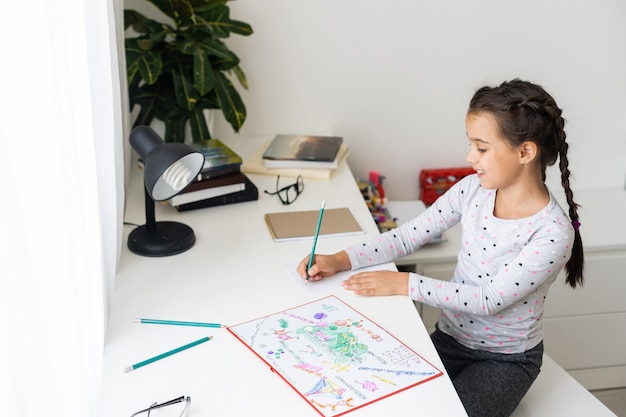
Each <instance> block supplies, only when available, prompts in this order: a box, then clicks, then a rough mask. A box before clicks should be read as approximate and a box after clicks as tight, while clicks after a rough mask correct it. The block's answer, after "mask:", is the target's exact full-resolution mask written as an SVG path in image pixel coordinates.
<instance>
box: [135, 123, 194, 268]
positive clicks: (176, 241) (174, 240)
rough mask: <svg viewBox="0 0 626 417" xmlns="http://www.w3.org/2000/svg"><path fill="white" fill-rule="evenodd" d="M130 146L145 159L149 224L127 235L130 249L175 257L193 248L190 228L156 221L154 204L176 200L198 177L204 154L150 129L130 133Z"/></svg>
mask: <svg viewBox="0 0 626 417" xmlns="http://www.w3.org/2000/svg"><path fill="white" fill-rule="evenodd" d="M130 144H131V146H132V147H133V149H135V151H137V153H138V154H139V156H140V157H141V158H142V159H143V165H144V172H143V182H144V186H145V194H146V196H145V197H146V198H145V199H146V224H144V225H143V226H139V227H137V228H136V229H134V230H133V231H132V232H131V233H130V235H129V236H128V249H130V250H131V251H132V252H134V253H136V254H138V255H143V256H169V255H176V254H178V253H181V252H184V251H186V250H187V249H189V248H191V247H192V246H193V245H194V243H196V236H195V235H194V233H193V230H192V229H191V227H189V226H187V225H186V224H182V223H178V222H167V221H164V222H156V221H155V215H154V204H155V203H154V202H155V201H164V200H167V199H170V198H172V197H174V196H175V195H176V194H178V193H180V192H181V191H182V190H183V189H184V188H185V187H186V186H188V185H189V184H190V183H191V182H192V181H193V180H194V179H195V178H196V176H197V175H198V173H199V172H200V170H201V169H202V165H203V164H204V155H203V154H202V153H201V152H199V151H197V150H195V149H194V148H193V147H191V146H189V145H185V144H183V143H165V142H163V139H161V138H160V137H159V135H157V133H156V132H155V131H154V130H152V129H151V128H150V127H148V126H137V127H136V128H134V129H133V130H132V132H130Z"/></svg>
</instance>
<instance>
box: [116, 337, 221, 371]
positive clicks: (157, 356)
mask: <svg viewBox="0 0 626 417" xmlns="http://www.w3.org/2000/svg"><path fill="white" fill-rule="evenodd" d="M212 338H213V337H212V336H207V337H203V338H202V339H198V340H196V341H195V342H191V343H188V344H186V345H184V346H181V347H177V348H176V349H172V350H170V351H168V352H165V353H161V354H160V355H156V356H154V357H152V358H150V359H146V360H145V361H141V362H138V363H136V364H134V365H130V366H127V367H126V369H124V372H130V371H132V370H135V369H137V368H141V367H142V366H146V365H148V364H151V363H152V362H156V361H158V360H160V359H163V358H167V357H168V356H170V355H173V354H175V353H178V352H182V351H183V350H185V349H189V348H191V347H194V346H196V345H199V344H200V343H204V342H208V341H209V340H211V339H212Z"/></svg>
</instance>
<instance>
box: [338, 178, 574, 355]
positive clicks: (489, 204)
mask: <svg viewBox="0 0 626 417" xmlns="http://www.w3.org/2000/svg"><path fill="white" fill-rule="evenodd" d="M495 195H496V192H495V190H486V189H483V188H482V187H481V186H480V180H479V179H478V177H477V176H476V175H470V176H467V177H465V178H463V179H462V180H461V181H459V182H458V183H456V184H455V185H454V186H453V187H452V188H450V190H448V192H446V193H445V194H444V195H442V196H441V197H440V198H439V199H438V200H437V201H436V202H435V203H434V204H433V205H432V206H431V207H429V208H428V209H427V210H426V211H425V212H423V213H422V214H421V215H419V216H418V217H416V218H415V219H413V220H411V221H409V222H407V223H406V224H403V225H401V226H399V227H398V228H397V229H394V230H391V231H389V232H386V233H383V234H381V235H380V236H379V237H376V238H374V239H372V240H370V241H368V242H365V243H363V244H362V245H358V246H354V247H351V248H348V249H347V250H346V251H347V253H348V256H349V257H350V261H351V263H352V270H355V269H358V268H362V267H364V266H370V265H376V264H379V263H383V262H389V261H391V260H394V259H397V258H400V257H402V256H404V255H406V254H408V253H411V252H413V251H415V250H417V249H418V248H419V247H421V246H422V245H423V244H425V243H426V242H427V241H428V240H430V239H431V238H432V237H434V236H437V235H439V234H440V233H442V232H443V231H445V230H446V229H448V228H449V227H451V226H453V225H455V224H457V223H458V222H461V227H462V243H461V249H460V251H459V255H458V260H457V265H456V269H455V272H454V276H453V278H452V279H451V281H450V282H447V281H442V280H437V279H432V278H428V277H424V276H421V275H418V274H413V273H411V274H410V275H409V276H410V278H409V295H410V296H411V298H412V299H413V300H416V301H419V302H422V303H426V304H429V305H431V306H434V307H439V308H441V309H442V311H443V313H442V315H441V317H440V319H439V323H438V327H439V329H440V330H441V331H443V332H444V333H447V334H449V335H450V336H452V337H454V338H456V339H457V340H458V341H459V342H460V343H461V344H463V345H465V346H467V347H469V348H472V349H482V350H488V351H491V352H497V353H520V352H524V351H526V350H528V349H531V348H533V347H535V346H536V345H537V344H538V343H539V342H540V341H541V340H542V338H543V328H542V325H541V317H542V315H543V309H544V303H545V299H546V296H547V293H548V287H549V286H550V285H551V284H552V283H553V282H554V281H555V279H556V276H557V274H558V273H559V271H560V270H561V269H562V268H563V266H564V265H565V263H566V262H567V261H568V259H569V257H570V256H571V247H572V243H573V241H574V229H573V227H572V225H571V223H570V220H569V218H568V216H567V215H566V214H565V213H564V212H563V210H562V208H561V207H560V206H559V205H558V203H557V202H556V200H555V199H554V196H552V194H551V195H550V202H549V203H548V205H547V206H546V207H545V208H544V209H543V210H541V211H540V212H538V213H536V214H535V215H533V216H530V217H526V218H522V219H514V220H508V219H500V218H496V217H495V216H494V215H493V210H494V203H495Z"/></svg>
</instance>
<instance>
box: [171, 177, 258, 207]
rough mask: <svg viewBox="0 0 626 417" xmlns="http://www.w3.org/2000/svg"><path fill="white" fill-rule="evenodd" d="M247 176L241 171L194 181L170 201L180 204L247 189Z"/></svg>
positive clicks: (173, 203) (172, 203) (174, 204)
mask: <svg viewBox="0 0 626 417" xmlns="http://www.w3.org/2000/svg"><path fill="white" fill-rule="evenodd" d="M245 184H246V176H245V175H244V174H242V173H241V172H238V173H235V174H228V175H220V176H219V177H215V178H209V179H206V180H202V181H194V182H192V183H191V184H189V185H188V186H187V187H186V188H185V189H184V190H183V191H181V192H180V193H179V194H178V195H175V196H174V197H172V198H170V199H169V200H168V203H169V204H170V205H172V206H180V205H181V204H188V203H192V202H194V201H199V200H205V199H207V198H212V197H218V196H220V195H224V194H230V193H235V192H237V191H242V190H244V189H245Z"/></svg>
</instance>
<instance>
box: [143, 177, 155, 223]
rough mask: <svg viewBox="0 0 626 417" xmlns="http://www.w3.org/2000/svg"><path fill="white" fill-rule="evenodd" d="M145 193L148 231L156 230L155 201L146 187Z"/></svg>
mask: <svg viewBox="0 0 626 417" xmlns="http://www.w3.org/2000/svg"><path fill="white" fill-rule="evenodd" d="M143 190H144V193H145V197H146V228H147V229H148V230H155V229H156V217H155V214H154V204H155V202H154V200H153V199H152V197H150V193H148V189H147V188H146V187H144V189H143Z"/></svg>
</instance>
